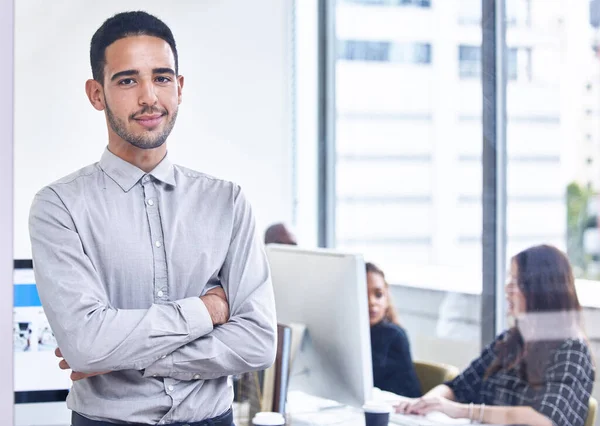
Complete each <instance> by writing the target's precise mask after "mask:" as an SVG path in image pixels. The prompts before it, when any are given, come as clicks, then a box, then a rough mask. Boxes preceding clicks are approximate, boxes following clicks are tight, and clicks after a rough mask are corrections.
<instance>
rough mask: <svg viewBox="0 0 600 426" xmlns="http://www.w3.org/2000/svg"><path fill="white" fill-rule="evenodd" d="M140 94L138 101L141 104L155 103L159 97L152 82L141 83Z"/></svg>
mask: <svg viewBox="0 0 600 426" xmlns="http://www.w3.org/2000/svg"><path fill="white" fill-rule="evenodd" d="M139 87H140V94H139V99H138V103H139V104H140V105H150V106H152V105H155V104H156V103H157V102H158V97H157V96H156V92H155V91H154V85H153V84H152V83H150V82H145V83H142V84H140V85H139Z"/></svg>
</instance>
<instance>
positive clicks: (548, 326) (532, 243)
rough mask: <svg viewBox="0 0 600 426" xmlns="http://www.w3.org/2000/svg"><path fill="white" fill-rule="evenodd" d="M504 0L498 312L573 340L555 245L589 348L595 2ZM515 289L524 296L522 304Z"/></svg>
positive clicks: (595, 246)
mask: <svg viewBox="0 0 600 426" xmlns="http://www.w3.org/2000/svg"><path fill="white" fill-rule="evenodd" d="M594 3H596V6H594ZM506 5H507V10H506V14H507V16H506V19H507V24H508V26H507V34H506V40H507V45H508V54H507V55H506V60H507V64H506V65H507V70H508V83H507V126H506V132H507V133H506V134H507V158H508V164H507V198H508V200H507V246H506V254H507V259H508V260H507V265H506V267H507V270H509V271H510V273H509V278H508V281H509V284H508V287H507V294H506V297H507V302H506V304H505V305H506V306H505V312H502V313H499V318H500V319H501V320H502V321H506V324H507V325H509V326H510V325H513V324H515V323H516V324H517V325H518V330H519V332H521V334H522V335H524V333H525V331H523V330H527V327H526V325H527V324H538V323H539V326H538V331H536V332H535V335H534V336H529V337H527V336H525V338H526V339H528V340H533V339H535V341H538V340H541V339H540V334H539V333H541V332H542V331H543V332H544V333H545V334H544V335H543V339H544V341H545V342H549V343H548V344H553V345H555V346H559V345H561V344H562V343H561V342H563V341H564V340H565V339H567V338H577V336H573V335H571V334H570V333H571V331H569V330H567V329H566V328H565V325H569V326H571V325H573V324H574V322H575V321H578V320H579V316H580V314H579V312H578V309H577V306H576V304H574V303H572V297H573V296H572V294H573V292H572V290H571V286H572V284H570V281H571V280H570V279H569V278H568V274H566V273H562V272H561V267H560V265H561V258H560V255H559V254H556V253H555V252H553V251H552V249H550V248H545V247H539V246H540V245H551V246H554V247H556V248H558V249H559V250H560V251H562V252H564V253H565V254H566V255H567V257H568V261H569V262H570V264H571V266H572V269H573V271H574V275H575V281H574V288H575V289H576V293H577V295H578V298H579V302H580V303H581V305H582V306H583V316H582V317H583V325H584V327H583V330H584V332H585V333H587V337H588V342H589V345H590V347H591V349H592V353H594V352H595V353H597V351H598V349H600V345H599V344H598V343H599V339H600V333H599V332H598V331H597V327H595V326H594V325H595V324H597V323H598V321H599V320H600V310H599V309H598V308H600V291H599V290H600V232H599V228H598V220H597V218H598V202H599V200H600V198H598V191H599V190H600V173H599V172H600V169H599V166H600V56H599V55H598V41H599V38H598V34H599V33H598V27H597V26H598V24H599V22H598V15H596V16H594V15H593V13H592V12H594V11H595V10H596V11H595V13H596V14H598V13H599V12H598V10H597V9H595V8H596V7H597V2H590V1H574V2H564V1H561V0H530V1H527V2H524V1H516V0H515V1H510V2H507V3H506ZM592 24H595V25H596V27H595V28H594V27H593V25H592ZM511 268H512V269H511ZM513 284H516V286H513ZM515 288H516V289H518V290H519V291H518V292H516V291H512V290H514V289H515ZM517 293H518V294H522V295H524V297H525V300H526V306H521V305H520V303H519V301H518V297H520V296H515V294H517ZM515 321H516V322H515ZM523 324H525V326H524V325H523ZM577 329H579V327H577ZM533 362H538V363H539V362H540V360H537V361H536V360H533ZM530 363H532V360H531V359H530ZM580 364H581V365H582V366H583V367H582V368H584V367H585V363H584V362H583V361H581V362H580ZM593 395H594V396H596V398H597V397H598V396H600V395H599V394H598V392H597V391H595V392H594V393H593ZM562 411H563V413H564V415H565V416H566V417H565V419H567V418H568V419H569V420H568V421H571V419H573V418H575V417H571V414H570V412H569V409H568V408H564V409H563V410H562ZM565 421H567V420H565Z"/></svg>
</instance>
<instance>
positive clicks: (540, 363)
mask: <svg viewBox="0 0 600 426" xmlns="http://www.w3.org/2000/svg"><path fill="white" fill-rule="evenodd" d="M506 297H507V301H508V308H509V315H511V316H512V317H513V318H514V320H515V326H514V327H513V328H511V329H509V330H508V331H506V332H504V333H502V334H501V335H500V336H499V337H498V338H497V339H496V340H495V341H494V342H493V343H492V344H491V345H489V346H488V347H487V348H485V350H484V351H483V353H482V354H481V356H480V357H479V358H477V359H476V360H475V361H473V362H472V363H471V365H470V366H469V367H468V368H467V369H466V370H465V371H464V372H463V373H462V374H460V375H459V376H458V377H457V378H456V379H454V380H452V381H450V382H448V383H446V384H444V385H440V386H438V387H436V388H434V389H433V390H432V391H430V392H428V393H427V394H426V395H425V396H423V397H422V398H419V399H415V400H409V401H405V402H402V403H400V404H399V405H398V406H397V407H396V411H397V412H401V413H412V414H425V413H428V412H430V411H442V412H444V413H446V414H447V415H449V416H450V417H455V418H470V419H472V420H475V421H480V422H482V423H491V424H523V425H548V426H550V425H556V426H567V425H568V426H583V425H584V423H585V419H586V417H587V412H588V403H589V398H590V393H591V391H592V387H593V384H594V378H595V369H594V364H593V362H592V358H591V354H590V349H589V347H588V343H587V339H586V338H585V335H584V333H583V329H582V326H581V321H580V315H581V306H580V304H579V300H578V298H577V293H576V291H575V284H574V278H573V273H572V270H571V266H570V264H569V261H568V259H567V257H566V256H565V255H564V254H563V253H562V252H561V251H560V250H558V249H556V248H554V247H552V246H547V245H542V246H535V247H531V248H529V249H527V250H524V251H522V252H521V253H519V254H517V255H516V256H515V257H514V258H513V259H512V262H511V272H510V277H509V280H508V282H507V285H506Z"/></svg>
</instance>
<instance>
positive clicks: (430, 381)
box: [414, 361, 459, 394]
mask: <svg viewBox="0 0 600 426" xmlns="http://www.w3.org/2000/svg"><path fill="white" fill-rule="evenodd" d="M414 366H415V371H416V373H417V377H418V378H419V383H421V391H422V392H423V394H425V393H427V392H429V391H430V390H431V389H433V388H434V387H436V386H437V385H441V384H442V383H444V382H447V381H448V380H452V379H454V378H455V377H456V376H458V374H459V370H458V368H456V367H454V366H453V365H448V364H440V363H437V362H425V361H414Z"/></svg>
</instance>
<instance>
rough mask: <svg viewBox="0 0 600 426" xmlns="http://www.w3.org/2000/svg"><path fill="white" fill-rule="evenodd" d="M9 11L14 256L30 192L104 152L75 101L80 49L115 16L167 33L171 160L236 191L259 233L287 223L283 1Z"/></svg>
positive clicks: (89, 117)
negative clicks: (135, 14) (172, 66)
mask: <svg viewBox="0 0 600 426" xmlns="http://www.w3.org/2000/svg"><path fill="white" fill-rule="evenodd" d="M15 3H16V6H15V16H16V18H15V31H16V40H15V52H16V53H15V129H14V130H15V206H14V212H15V228H14V229H15V239H14V250H15V254H14V255H15V257H16V258H28V257H30V244H29V236H28V230H27V217H28V212H29V207H30V204H31V200H32V198H33V196H34V195H35V193H36V192H37V191H38V190H39V189H40V188H41V187H43V186H44V185H46V184H48V183H50V182H51V181H53V180H55V179H58V178H60V177H62V176H64V175H66V174H68V173H70V172H72V171H74V170H77V169H79V168H81V167H83V166H85V165H87V164H90V163H93V162H95V161H98V159H99V158H100V155H101V154H102V150H103V149H104V147H105V145H106V126H105V122H104V116H103V114H102V113H98V112H97V111H95V110H94V109H93V108H92V107H91V105H90V104H89V102H88V100H87V98H86V96H85V92H84V83H85V80H86V79H88V78H90V76H91V71H90V65H89V42H90V39H91V36H92V34H93V33H94V31H95V30H96V29H97V28H98V27H99V26H100V25H101V24H102V22H103V21H104V20H105V19H106V18H108V17H109V16H111V15H113V14H115V13H117V12H121V11H125V10H140V9H141V10H146V11H148V12H150V13H153V14H156V15H157V16H158V17H160V18H161V19H163V20H164V21H165V22H166V23H167V25H169V26H170V27H171V29H172V30H173V33H174V35H175V39H176V42H177V46H178V51H179V63H180V73H181V74H183V75H184V76H185V86H184V91H183V103H182V104H181V107H180V110H179V116H178V119H177V124H176V126H175V129H174V131H173V133H172V135H171V137H170V138H169V142H168V143H169V152H170V155H171V158H172V159H173V160H174V161H175V162H176V163H178V164H181V165H184V166H187V167H191V168H193V169H196V170H199V171H202V172H205V173H209V174H212V175H215V176H218V177H221V178H225V179H229V180H233V181H236V182H237V183H239V184H240V185H241V186H242V188H244V189H245V191H246V193H247V195H248V197H249V198H250V200H251V202H252V204H253V206H254V210H255V213H256V216H257V221H258V227H259V230H260V231H261V232H262V231H263V230H264V228H265V227H266V226H268V225H269V224H270V223H271V222H275V221H286V222H290V221H291V219H292V209H293V201H292V200H293V194H292V170H293V168H292V148H291V126H290V120H291V118H290V116H291V114H290V87H291V86H290V85H291V82H290V75H291V74H290V69H291V68H290V61H291V58H290V57H289V55H290V53H291V49H290V45H289V43H290V34H289V29H290V22H291V18H290V16H291V15H290V14H291V1H289V0H285V1H282V0H253V1H239V0H195V1H178V2H172V3H170V4H169V5H168V7H167V3H165V2H158V1H156V0H146V1H139V0H128V1H116V0H107V1H103V2H95V1H80V0H78V1H75V0H71V1H62V2H57V1H54V2H52V1H51V2H48V1H43V0H31V1H27V2H20V1H19V2H15ZM3 16H4V14H3ZM9 16H10V15H9ZM3 68H4V67H3Z"/></svg>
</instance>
